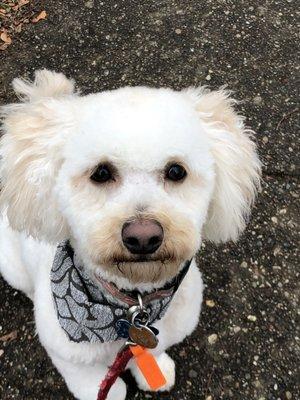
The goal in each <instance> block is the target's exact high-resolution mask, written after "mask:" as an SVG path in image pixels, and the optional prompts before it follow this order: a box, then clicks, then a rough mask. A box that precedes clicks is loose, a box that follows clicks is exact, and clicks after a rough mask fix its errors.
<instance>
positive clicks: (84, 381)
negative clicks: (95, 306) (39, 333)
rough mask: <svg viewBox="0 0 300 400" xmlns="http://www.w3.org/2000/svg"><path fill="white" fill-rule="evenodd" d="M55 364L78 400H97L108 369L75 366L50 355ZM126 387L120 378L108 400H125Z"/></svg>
mask: <svg viewBox="0 0 300 400" xmlns="http://www.w3.org/2000/svg"><path fill="white" fill-rule="evenodd" d="M50 357H51V359H52V361H53V364H54V365H55V366H56V368H57V369H58V371H59V372H60V373H61V375H62V376H63V378H64V379H65V382H66V384H67V386H68V389H69V390H70V392H71V393H73V395H74V396H75V397H76V399H78V400H95V399H97V393H98V390H99V384H100V383H101V381H102V380H103V379H104V377H105V375H106V373H107V367H106V366H105V365H103V364H100V363H99V364H94V365H87V364H75V363H73V362H71V361H65V360H63V359H61V358H60V357H59V356H57V355H53V354H50ZM125 398H126V385H125V383H124V382H123V380H122V379H120V378H118V379H117V381H116V382H115V383H114V385H113V386H112V388H111V390H110V392H109V395H108V397H107V400H125Z"/></svg>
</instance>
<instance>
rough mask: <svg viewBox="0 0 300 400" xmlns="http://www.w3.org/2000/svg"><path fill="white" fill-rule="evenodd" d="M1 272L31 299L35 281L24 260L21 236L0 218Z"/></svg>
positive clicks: (11, 283)
mask: <svg viewBox="0 0 300 400" xmlns="http://www.w3.org/2000/svg"><path fill="white" fill-rule="evenodd" d="M0 272H1V274H2V276H3V278H4V279H5V280H6V281H7V282H8V283H9V284H10V285H11V286H13V287H14V288H15V289H18V290H22V292H24V293H25V294H26V295H27V296H28V297H29V298H30V299H31V300H32V298H33V282H32V280H31V278H30V276H29V273H28V271H27V270H26V268H25V265H24V262H23V260H22V248H21V238H20V234H19V233H18V232H15V231H13V230H12V229H11V228H10V227H9V226H8V224H7V223H6V222H5V221H4V220H3V219H2V218H1V219H0Z"/></svg>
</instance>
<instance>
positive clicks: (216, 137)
mask: <svg viewBox="0 0 300 400" xmlns="http://www.w3.org/2000/svg"><path fill="white" fill-rule="evenodd" d="M185 93H186V94H188V95H189V96H191V97H192V98H193V101H194V104H195V107H196V109H197V111H198V112H199V117H200V118H201V120H202V121H203V122H204V124H205V125H206V128H207V132H208V134H209V135H210V140H211V145H212V155H213V157H214V160H215V175H216V176H215V187H214V191H213V195H212V200H211V203H210V206H209V211H208V216H207V221H206V224H205V226H204V231H203V237H204V239H207V240H210V241H213V242H216V243H217V242H226V241H228V240H233V241H235V240H236V239H237V238H238V236H239V234H240V233H241V232H242V231H243V229H244V228H245V225H246V221H247V218H248V216H249V212H250V207H251V205H252V203H253V201H254V199H255V195H256V192H257V189H258V188H259V187H260V175H261V163H260V161H259V158H258V155H257V152H256V146H255V144H254V142H253V140H252V132H251V131H249V130H247V129H245V127H244V123H243V118H242V117H240V116H239V115H238V114H237V113H236V112H235V110H234V107H233V106H234V103H235V101H234V100H232V99H231V98H230V93H229V92H228V91H226V90H223V89H221V90H219V91H208V90H207V89H205V88H204V89H203V88H200V89H187V90H186V91H185Z"/></svg>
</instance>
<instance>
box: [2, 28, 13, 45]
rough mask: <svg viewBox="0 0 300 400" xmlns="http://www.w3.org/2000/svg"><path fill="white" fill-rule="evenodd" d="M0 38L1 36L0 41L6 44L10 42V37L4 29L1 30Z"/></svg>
mask: <svg viewBox="0 0 300 400" xmlns="http://www.w3.org/2000/svg"><path fill="white" fill-rule="evenodd" d="M0 38H1V40H2V42H4V43H6V44H11V38H10V36H9V35H8V33H7V32H5V31H4V32H2V33H1V35H0Z"/></svg>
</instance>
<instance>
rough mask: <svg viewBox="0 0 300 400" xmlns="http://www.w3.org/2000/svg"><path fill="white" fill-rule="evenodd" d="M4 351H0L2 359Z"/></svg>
mask: <svg viewBox="0 0 300 400" xmlns="http://www.w3.org/2000/svg"><path fill="white" fill-rule="evenodd" d="M3 354H4V350H2V349H0V357H1V356H3Z"/></svg>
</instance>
